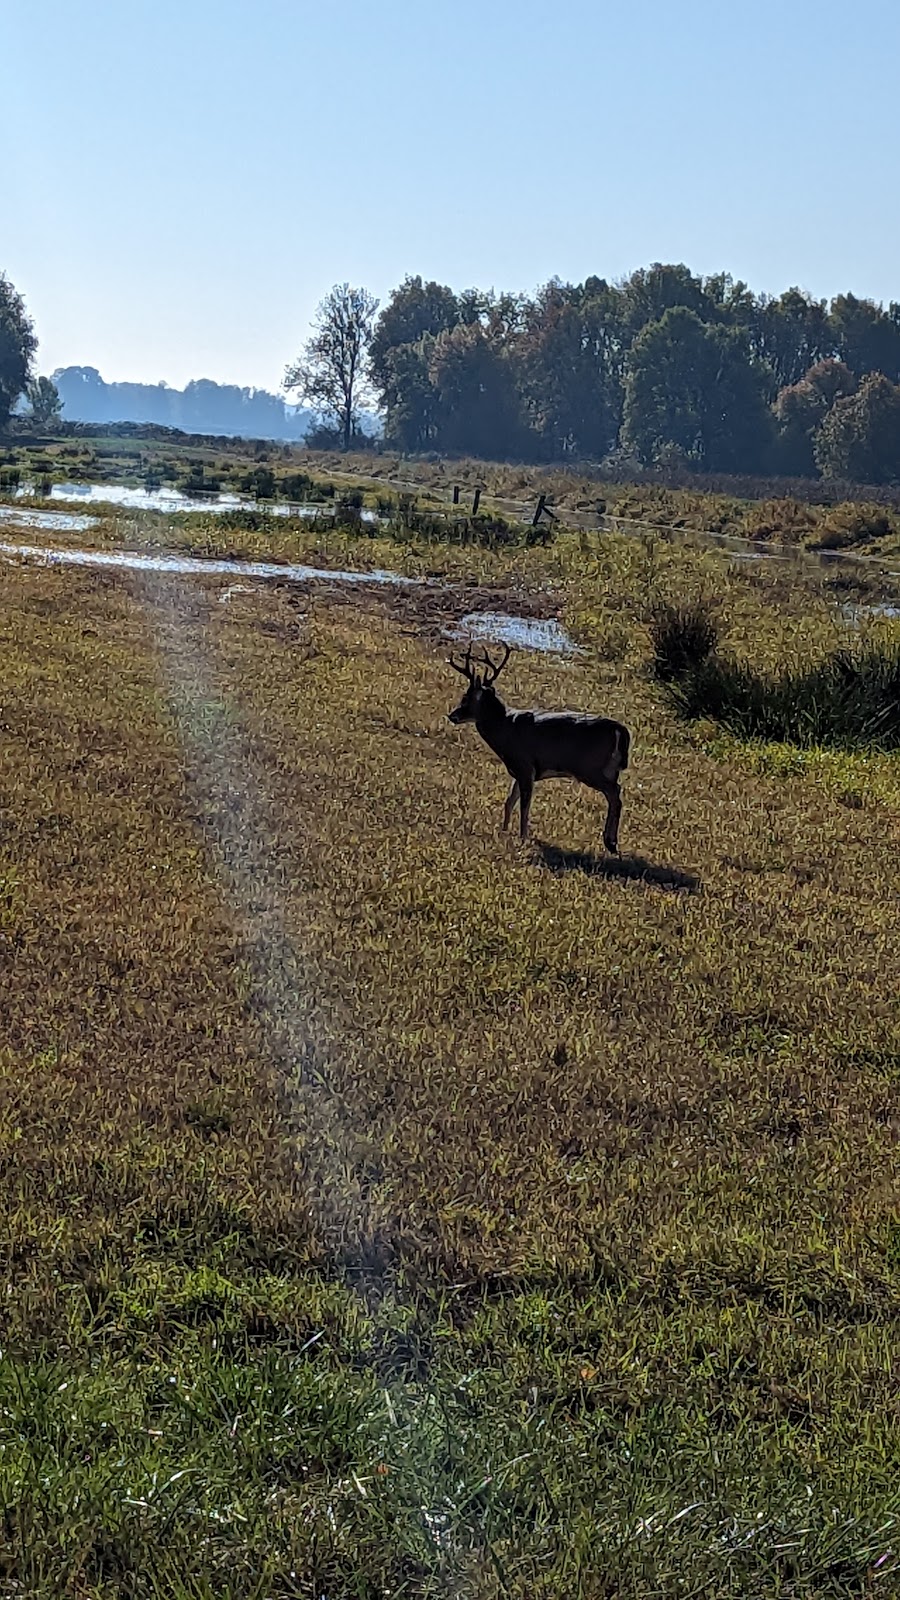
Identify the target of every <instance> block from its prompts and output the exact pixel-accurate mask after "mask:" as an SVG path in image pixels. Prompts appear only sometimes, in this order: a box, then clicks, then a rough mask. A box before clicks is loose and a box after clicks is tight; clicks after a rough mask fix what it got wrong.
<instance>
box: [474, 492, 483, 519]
mask: <svg viewBox="0 0 900 1600" xmlns="http://www.w3.org/2000/svg"><path fill="white" fill-rule="evenodd" d="M480 500H481V490H480V489H476V490H475V498H474V499H473V501H472V515H473V517H477V515H478V504H479V501H480Z"/></svg>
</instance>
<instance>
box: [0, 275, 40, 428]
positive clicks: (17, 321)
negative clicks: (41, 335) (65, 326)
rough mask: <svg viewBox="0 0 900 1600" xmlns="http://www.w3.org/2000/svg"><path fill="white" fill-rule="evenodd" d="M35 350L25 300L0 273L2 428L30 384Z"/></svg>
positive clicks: (0, 422)
mask: <svg viewBox="0 0 900 1600" xmlns="http://www.w3.org/2000/svg"><path fill="white" fill-rule="evenodd" d="M36 351H37V339H36V337H35V332H34V323H33V322H32V320H31V318H30V317H29V315H28V312H27V311H26V309H25V301H24V300H23V299H22V296H21V295H20V294H19V293H18V291H17V290H16V289H14V288H13V285H12V284H11V283H10V281H9V279H8V278H7V277H6V276H5V275H4V274H3V273H2V272H0V428H5V427H6V425H7V423H8V422H9V418H10V414H11V412H12V409H13V406H14V405H15V403H16V401H17V400H18V398H19V396H20V395H21V394H23V393H24V392H25V389H26V388H27V386H28V380H29V378H30V377H31V367H32V362H33V361H34V357H35V352H36Z"/></svg>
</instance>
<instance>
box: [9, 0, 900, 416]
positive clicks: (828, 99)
mask: <svg viewBox="0 0 900 1600" xmlns="http://www.w3.org/2000/svg"><path fill="white" fill-rule="evenodd" d="M0 48H2V59H3V88H2V97H3V110H4V116H3V127H4V139H5V141H6V143H7V147H8V146H9V141H10V140H11V141H12V150H11V152H10V151H9V150H8V154H7V160H6V162H5V163H4V181H3V199H2V207H0V270H4V271H6V273H7V274H8V276H9V277H11V278H12V280H13V282H14V283H15V284H16V286H17V287H18V288H19V289H20V290H21V291H22V292H23V293H24V294H25V296H26V299H27V301H28V305H29V308H30V310H31V312H32V314H33V315H34V317H35V320H36V323H37V329H38V333H39V336H40V341H41V347H40V354H39V366H40V368H41V370H42V371H50V370H52V369H53V368H54V367H56V366H60V365H69V364H73V363H83V364H89V365H92V366H96V367H99V368H100V370H101V372H102V373H103V375H104V377H106V378H107V379H119V378H133V379H139V380H142V381H150V382H156V381H158V380H159V379H165V380H167V381H168V382H170V383H173V384H178V385H181V384H183V383H184V382H185V381H186V380H187V379H189V378H192V377H211V378H216V379H218V380H220V381H229V382H237V383H251V384H258V385H262V386H265V387H269V388H275V387H277V386H278V384H279V383H280V380H281V375H282V372H283V369H284V365H285V363H286V361H287V360H288V359H289V358H290V357H291V356H293V355H294V354H295V353H296V351H297V349H298V347H299V345H300V343H301V342H302V340H303V338H304V336H305V334H306V332H307V325H308V321H309V317H310V315H311V313H312V311H313V309H314V307H315V305H316V303H317V301H318V300H319V299H320V298H321V296H322V294H323V293H324V292H325V291H326V290H327V289H328V288H329V287H330V286H331V284H332V283H334V282H336V281H343V280H344V279H350V280H351V281H352V282H355V283H363V284H365V285H367V286H368V287H369V288H371V289H372V290H373V291H374V292H375V293H376V294H378V295H379V296H382V297H384V296H385V295H386V294H387V293H388V291H389V290H390V289H391V288H392V287H393V286H394V285H396V284H397V283H399V282H400V280H401V279H402V278H403V277H404V275H405V274H406V273H407V272H421V273H423V274H424V275H427V276H429V277H435V278H438V279H440V280H441V281H443V282H447V283H450V284H451V285H453V287H455V288H464V287H467V286H470V285H473V284H477V285H479V286H481V287H485V288H490V287H492V286H493V287H495V288H498V289H499V288H511V289H527V290H530V289H534V288H535V287H536V286H537V285H538V284H539V283H541V282H543V281H545V280H546V279H547V278H548V277H550V276H552V275H553V274H559V275H560V276H561V277H563V278H566V279H572V280H580V279H582V278H583V277H585V276H586V275H587V274H589V273H597V274H599V275H601V276H606V277H614V276H618V275H620V274H624V273H625V272H628V271H630V270H631V269H632V268H633V267H636V266H640V265H645V264H647V263H649V262H650V261H653V260H662V261H681V260H683V261H686V262H687V263H688V264H689V265H690V266H691V267H692V268H694V270H696V271H700V272H712V271H716V270H719V269H725V270H727V271H730V272H732V273H733V274H734V275H735V276H740V277H743V278H745V279H747V280H748V281H749V282H750V284H751V285H752V286H753V287H754V288H757V289H766V290H770V291H778V290H780V289H782V288H785V287H787V286H788V285H789V284H794V283H796V284H799V285H801V286H802V287H805V288H808V289H810V290H812V291H813V292H815V293H816V294H821V295H830V294H834V293H837V292H839V291H840V290H842V289H847V288H852V289H853V290H854V291H855V292H857V293H859V294H864V295H871V296H873V297H875V298H876V299H885V300H888V299H900V204H898V175H900V160H898V158H900V0H855V3H854V4H852V5H839V4H838V3H837V0H757V3H756V4H754V5H752V6H750V5H746V4H745V5H740V6H737V5H729V4H727V0H643V3H636V0H624V3H623V0H612V3H610V0H556V3H552V4H550V3H538V0H516V3H513V0H383V3H382V4H380V5H377V4H374V3H371V0H341V3H340V4H335V3H333V0H332V3H331V4H329V3H327V0H321V3H319V4H311V3H309V0H217V3H213V0H177V3H176V0H6V5H5V6H4V7H3V9H2V17H0Z"/></svg>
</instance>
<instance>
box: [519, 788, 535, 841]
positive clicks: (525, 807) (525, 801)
mask: <svg viewBox="0 0 900 1600" xmlns="http://www.w3.org/2000/svg"><path fill="white" fill-rule="evenodd" d="M533 790H534V779H533V778H532V777H531V774H530V773H529V775H528V777H527V778H524V777H523V778H520V779H519V833H520V835H521V837H522V838H523V839H527V838H528V813H529V812H530V810H531V796H532V792H533Z"/></svg>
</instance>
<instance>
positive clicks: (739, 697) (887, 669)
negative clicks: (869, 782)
mask: <svg viewBox="0 0 900 1600" xmlns="http://www.w3.org/2000/svg"><path fill="white" fill-rule="evenodd" d="M668 688H669V693H670V695H671V698H672V701H673V703H674V704H675V706H676V707H677V709H678V710H679V711H680V712H681V714H682V715H683V716H686V717H691V718H708V719H711V720H712V721H714V722H718V723H720V724H721V726H722V727H724V728H727V729H728V730H729V731H730V732H731V733H734V734H736V735H737V736H738V737H740V738H755V739H766V740H769V741H772V742H773V743H786V744H797V745H838V746H843V747H844V748H849V747H853V746H867V747H872V748H876V749H882V750H896V749H898V748H900V640H890V641H887V642H878V643H871V642H869V643H860V644H858V645H856V646H854V647H853V648H851V649H840V650H836V651H834V652H832V654H831V655H829V656H826V657H825V659H824V660H822V661H820V662H818V663H817V664H816V665H815V666H812V667H802V668H786V669H784V670H782V671H781V672H780V673H777V674H775V675H771V676H770V675H768V674H763V673H759V672H757V671H756V670H755V668H753V667H751V666H748V665H745V664H743V663H739V662H735V661H725V660H722V659H721V658H720V657H718V656H710V657H708V658H707V660H706V661H704V662H703V663H702V664H701V665H699V666H697V667H694V668H691V669H689V670H687V671H685V672H684V673H683V674H682V675H681V676H680V677H678V678H675V679H673V680H671V681H670V683H669V685H668Z"/></svg>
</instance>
